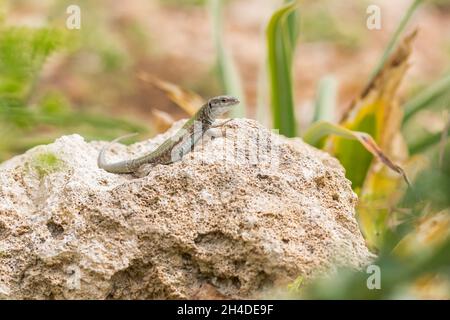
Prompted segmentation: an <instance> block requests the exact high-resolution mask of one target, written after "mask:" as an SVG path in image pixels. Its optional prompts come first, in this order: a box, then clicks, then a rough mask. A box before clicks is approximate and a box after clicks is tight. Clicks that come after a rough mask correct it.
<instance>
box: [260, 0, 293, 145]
mask: <svg viewBox="0 0 450 320" xmlns="http://www.w3.org/2000/svg"><path fill="white" fill-rule="evenodd" d="M297 6H298V3H297V2H296V1H293V2H290V3H288V4H287V5H285V6H283V7H281V8H280V9H279V10H277V11H276V12H275V13H274V14H273V15H272V17H271V19H270V21H269V24H268V26H267V30H266V36H267V52H268V65H269V68H268V73H269V81H270V92H271V94H270V101H271V108H272V117H273V126H274V127H275V128H277V129H279V130H280V133H281V134H283V135H285V136H288V137H294V136H296V122H295V114H294V99H293V87H292V58H293V54H294V48H295V43H292V42H291V41H293V36H292V31H290V30H289V24H288V23H287V18H288V17H289V15H290V14H292V13H293V11H294V10H296V8H297Z"/></svg>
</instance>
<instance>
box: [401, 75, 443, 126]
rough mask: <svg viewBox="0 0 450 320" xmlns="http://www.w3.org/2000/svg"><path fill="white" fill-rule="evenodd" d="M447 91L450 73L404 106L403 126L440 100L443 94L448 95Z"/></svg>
mask: <svg viewBox="0 0 450 320" xmlns="http://www.w3.org/2000/svg"><path fill="white" fill-rule="evenodd" d="M449 91H450V73H449V74H447V75H445V76H444V77H443V78H442V79H440V80H438V81H436V82H435V83H433V84H432V85H430V86H429V87H427V88H426V89H424V90H423V91H422V92H420V93H419V94H417V95H416V96H415V97H413V98H412V99H411V100H409V101H408V102H407V103H406V104H405V105H404V109H405V115H404V117H403V124H405V123H406V122H407V121H408V120H409V119H410V118H411V117H412V116H413V115H414V114H416V113H417V112H418V111H420V110H422V109H425V108H427V107H428V106H429V105H430V104H432V103H433V102H434V101H436V100H438V99H440V98H441V97H443V96H444V95H445V94H448V92H449Z"/></svg>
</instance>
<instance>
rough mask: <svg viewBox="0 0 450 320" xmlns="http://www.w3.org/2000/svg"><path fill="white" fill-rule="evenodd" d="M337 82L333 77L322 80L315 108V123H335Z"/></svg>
mask: <svg viewBox="0 0 450 320" xmlns="http://www.w3.org/2000/svg"><path fill="white" fill-rule="evenodd" d="M336 89H337V81H336V78H334V77H332V76H326V77H323V78H322V79H320V81H319V84H318V88H317V96H316V101H315V106H314V118H313V123H314V122H317V121H330V122H332V121H334V110H335V108H336Z"/></svg>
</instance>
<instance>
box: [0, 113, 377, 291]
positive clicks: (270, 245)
mask: <svg viewBox="0 0 450 320" xmlns="http://www.w3.org/2000/svg"><path fill="white" fill-rule="evenodd" d="M182 124H183V121H180V122H177V123H176V124H175V125H174V126H173V127H172V128H171V129H170V130H169V131H168V132H166V133H164V134H162V135H158V136H157V137H155V138H154V139H151V140H148V141H144V142H140V143H136V144H134V145H132V146H129V147H127V146H125V145H121V144H117V145H115V146H113V147H112V148H111V151H110V152H109V155H108V157H109V160H110V161H115V160H118V159H125V158H126V159H128V158H131V157H135V156H136V155H140V154H142V153H144V152H148V151H151V150H153V149H154V148H156V146H157V145H159V144H160V143H161V142H162V141H164V140H165V139H166V138H168V137H170V136H171V135H172V134H173V133H174V131H175V130H176V129H177V128H179V127H180V126H181V125H182ZM223 134H224V136H222V137H220V136H219V137H216V138H214V139H208V137H205V139H204V141H203V142H204V143H202V144H201V145H199V146H198V147H196V149H195V150H194V152H191V153H190V154H188V155H186V156H185V157H184V158H183V159H182V161H179V162H176V163H173V164H171V165H157V166H155V167H154V168H153V169H152V170H151V171H150V173H149V175H148V176H146V177H143V178H136V177H134V176H132V175H118V174H111V173H108V172H106V171H104V170H101V169H99V168H98V167H97V163H96V160H97V155H98V151H99V150H100V148H101V147H102V146H103V145H104V144H105V143H106V142H86V141H85V140H84V139H83V138H82V137H81V136H79V135H70V136H63V137H61V138H59V139H57V140H56V141H55V142H54V143H52V144H49V145H43V146H38V147H35V148H33V149H31V150H29V151H28V152H26V153H25V154H23V155H20V156H16V157H14V158H13V159H11V160H9V161H6V162H5V163H3V164H1V165H0V298H3V299H25V298H26V299H30V298H31V299H51V298H57V299H82V298H88V299H116V298H117V299H118V298H121V299H154V298H162V299H166V298H196V297H197V298H198V297H200V298H205V297H212V298H257V297H261V295H263V294H264V292H265V290H266V289H269V288H271V287H272V286H274V285H285V284H286V283H288V282H290V281H293V280H294V279H295V278H296V277H298V276H300V275H301V276H303V277H304V278H306V279H308V278H310V277H311V276H313V275H314V274H315V273H316V272H321V271H324V270H333V268H334V267H335V266H337V265H348V266H351V267H354V268H361V267H362V266H363V265H364V264H366V263H367V262H368V261H369V260H370V258H371V254H370V252H369V251H368V250H367V248H366V246H365V244H364V239H363V238H362V236H361V233H360V231H359V228H358V225H357V222H356V220H355V217H354V213H355V212H354V207H355V204H356V201H357V198H356V195H355V194H354V193H353V192H352V190H351V187H350V182H349V181H348V180H347V179H346V178H345V176H344V170H343V168H342V167H341V166H340V164H339V163H338V161H337V160H335V159H334V158H332V157H331V156H329V155H328V154H326V153H324V152H322V151H319V150H316V149H314V148H312V147H310V146H308V145H307V144H305V143H303V142H302V141H301V140H300V139H287V138H284V137H282V136H279V135H277V134H274V133H272V132H270V131H269V130H267V129H265V128H264V127H262V126H261V125H259V124H258V123H257V122H255V121H252V120H246V119H235V120H233V121H232V122H230V123H229V124H228V125H227V129H226V131H225V132H223Z"/></svg>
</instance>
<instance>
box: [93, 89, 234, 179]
mask: <svg viewBox="0 0 450 320" xmlns="http://www.w3.org/2000/svg"><path fill="white" fill-rule="evenodd" d="M237 104H239V100H238V99H237V98H235V97H231V96H217V97H214V98H211V99H209V100H208V101H207V102H206V103H205V104H204V105H203V106H202V107H201V108H200V109H199V110H198V111H197V112H196V113H195V114H194V115H193V116H192V117H191V118H190V119H189V120H188V121H187V122H186V123H185V124H184V125H183V126H182V127H181V128H180V129H179V130H178V131H177V132H176V133H175V134H174V135H173V136H172V137H170V138H169V139H167V140H165V141H164V142H163V143H162V144H161V145H160V146H159V147H158V148H156V150H154V151H152V152H150V153H148V154H144V155H142V156H140V157H137V158H134V159H130V160H123V161H119V162H115V163H108V162H107V161H106V159H105V153H106V151H107V150H108V149H109V148H110V146H111V145H112V144H113V143H116V142H118V141H120V140H122V139H124V138H126V137H129V136H130V135H126V136H122V137H119V138H117V139H115V140H113V141H111V142H110V143H109V144H108V145H106V146H105V147H103V148H102V149H101V151H100V153H99V155H98V159H97V164H98V167H99V168H101V169H104V170H106V171H108V172H111V173H137V174H138V175H139V176H143V175H145V174H146V173H147V172H146V171H147V168H148V166H149V165H150V166H152V165H156V164H165V165H167V164H171V163H173V162H176V161H179V160H181V158H182V157H183V156H184V155H186V154H187V153H189V152H190V151H192V150H193V148H194V146H195V145H196V143H197V142H198V141H199V140H200V139H201V138H202V136H203V135H204V134H205V132H206V131H208V130H209V129H211V128H215V127H221V126H223V125H224V124H225V123H227V122H228V121H231V120H232V119H229V120H227V121H225V122H223V123H222V124H220V125H214V121H215V120H216V119H217V117H219V116H221V115H222V114H224V113H225V112H227V111H229V110H230V109H231V108H232V107H233V106H234V105H237Z"/></svg>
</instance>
